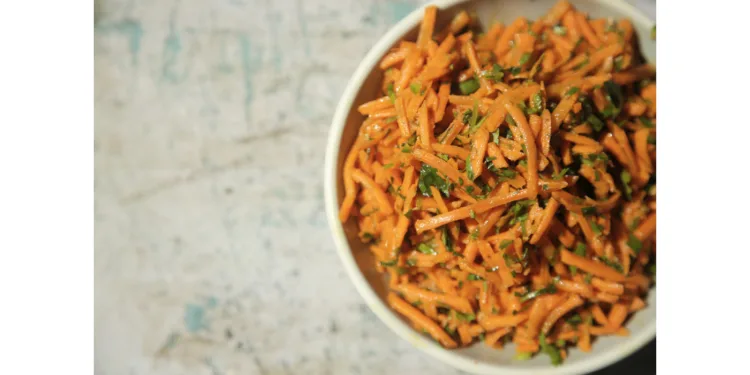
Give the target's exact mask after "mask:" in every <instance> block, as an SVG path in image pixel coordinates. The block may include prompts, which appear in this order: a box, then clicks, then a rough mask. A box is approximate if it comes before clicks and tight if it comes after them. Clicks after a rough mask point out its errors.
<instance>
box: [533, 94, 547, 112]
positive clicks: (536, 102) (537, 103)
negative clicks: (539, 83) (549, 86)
mask: <svg viewBox="0 0 750 375" xmlns="http://www.w3.org/2000/svg"><path fill="white" fill-rule="evenodd" d="M543 109H544V105H543V103H542V92H541V91H540V92H537V93H536V94H534V96H532V97H531V108H530V112H531V113H542V110H543Z"/></svg>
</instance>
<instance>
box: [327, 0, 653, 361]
mask: <svg viewBox="0 0 750 375" xmlns="http://www.w3.org/2000/svg"><path fill="white" fill-rule="evenodd" d="M555 2H557V0H534V1H532V0H476V1H466V0H445V1H437V2H435V3H434V4H435V5H437V7H438V9H439V10H438V18H437V26H436V29H437V30H439V29H441V28H442V26H443V25H445V24H447V23H448V22H449V21H450V19H451V17H452V16H453V15H454V14H456V13H457V12H458V11H459V10H461V9H468V10H471V9H473V10H476V12H477V14H478V17H479V20H480V22H481V23H482V24H483V25H485V26H486V25H489V24H490V22H491V21H493V20H498V21H502V22H504V23H505V24H506V25H507V24H509V23H510V22H512V21H513V20H514V19H515V18H516V17H518V16H525V17H527V18H529V19H534V18H536V17H539V16H541V15H543V14H545V13H546V12H547V10H548V9H549V8H550V7H551V6H552V5H553V4H554V3H555ZM570 2H571V3H572V4H573V5H574V6H575V7H576V8H577V9H579V10H581V11H585V12H588V13H589V14H590V15H591V16H592V17H597V18H598V17H614V18H629V19H630V20H631V22H632V23H633V26H634V28H635V30H636V32H637V34H638V36H639V38H638V40H639V43H640V46H641V52H642V53H643V55H644V56H645V57H646V59H647V60H649V61H650V62H652V63H655V62H656V42H655V41H652V40H651V39H650V38H649V35H650V31H651V27H652V26H653V25H654V22H653V21H651V20H650V19H648V17H646V16H645V15H643V14H642V13H640V12H639V11H638V10H637V9H635V8H633V7H632V6H631V5H629V4H628V3H626V2H624V1H622V0H589V1H585V0H584V1H576V0H570ZM423 11H424V8H420V9H417V10H415V11H414V12H412V13H411V14H409V15H408V16H407V17H406V18H404V19H403V20H401V21H400V22H399V23H398V24H396V25H395V26H393V27H392V28H391V29H390V30H389V31H388V32H387V33H386V34H385V35H384V36H383V37H382V38H380V40H379V41H378V42H377V43H376V44H375V45H374V46H373V47H372V49H371V50H370V52H369V53H368V54H367V56H365V58H364V59H363V60H362V62H361V63H360V64H359V67H357V70H356V71H355V72H354V75H353V76H352V78H351V80H350V81H349V83H348V84H347V86H346V89H345V90H344V94H343V95H342V97H341V100H340V101H339V104H338V107H337V108H336V113H335V114H334V116H333V123H332V124H331V130H330V133H329V136H328V145H327V148H326V160H325V176H324V180H325V201H326V202H325V203H326V214H327V217H328V224H329V226H330V229H331V233H332V234H333V240H334V243H335V244H336V250H337V251H338V253H339V256H340V258H341V261H342V262H343V263H344V268H346V272H347V273H348V274H349V277H350V278H351V280H352V282H354V286H355V287H356V288H357V290H358V291H359V293H360V294H361V295H362V297H363V298H364V299H365V301H366V302H367V305H368V306H369V307H370V309H371V310H372V311H373V312H374V313H375V315H377V316H378V317H379V318H380V320H382V321H383V323H385V324H386V325H387V326H388V327H389V328H390V329H391V330H393V331H394V332H395V333H396V334H398V335H399V336H400V337H401V338H403V339H405V340H407V341H409V342H410V343H412V344H413V345H414V346H415V347H417V348H418V349H420V350H422V351H424V352H426V353H427V354H429V355H431V356H433V357H435V358H437V359H439V360H441V361H443V362H445V363H447V364H450V365H451V366H454V367H455V368H458V369H461V370H463V371H467V372H470V373H475V374H500V373H501V374H508V375H511V374H535V375H542V374H581V373H586V372H590V371H595V370H597V369H600V368H603V367H605V366H607V365H610V364H612V363H614V362H616V361H618V360H620V359H622V358H625V357H627V356H628V355H630V354H631V353H633V352H635V351H636V350H638V349H639V348H641V347H642V346H643V345H645V344H646V343H648V342H649V341H651V340H652V339H653V338H654V337H655V336H656V289H655V288H654V289H652V290H651V292H650V293H649V295H648V300H647V302H648V307H646V308H645V309H643V310H641V311H639V312H637V313H636V314H635V315H634V316H633V317H632V318H630V319H629V321H628V322H627V324H626V327H627V328H628V329H629V330H630V336H627V337H618V336H608V337H600V338H598V339H597V340H596V342H595V343H593V345H592V347H593V349H592V351H591V352H590V353H583V352H580V351H578V350H575V349H574V350H571V351H570V352H569V356H568V358H567V359H566V360H565V361H564V363H563V365H561V366H558V367H553V366H552V365H551V364H550V360H549V357H547V356H544V355H537V356H535V357H534V359H532V360H528V361H517V360H513V359H512V358H513V356H514V354H515V349H514V348H513V347H512V346H507V347H506V348H505V349H504V350H494V349H490V348H488V347H486V346H485V345H482V344H475V345H472V346H470V347H468V348H462V349H453V350H448V349H445V348H443V347H441V346H440V345H439V344H437V343H436V342H434V341H433V340H432V339H431V338H430V337H428V336H425V335H423V334H421V333H418V332H416V331H415V330H414V329H412V328H411V327H410V326H409V325H408V323H407V322H406V321H405V320H404V319H403V318H402V317H401V316H400V315H398V314H396V313H395V312H394V311H393V310H391V309H390V307H389V306H388V305H387V303H386V302H385V297H386V293H387V286H386V282H385V279H384V276H383V275H382V274H379V273H377V272H376V271H375V269H374V259H373V256H372V254H371V253H370V251H369V250H368V249H367V247H366V246H365V245H364V244H362V243H361V242H360V240H359V239H358V238H357V228H356V224H355V223H353V221H352V220H350V221H349V222H348V223H347V224H346V225H342V224H341V223H340V221H339V219H338V210H339V205H340V203H341V200H342V198H343V195H344V193H343V191H344V190H343V183H342V181H341V169H342V166H343V163H344V158H345V157H346V153H347V152H348V150H349V148H350V147H351V145H352V144H353V143H354V140H355V138H356V136H357V132H358V130H359V127H360V124H361V123H362V120H363V116H362V115H360V114H359V113H358V112H357V110H356V108H357V106H358V105H359V104H361V103H364V102H366V101H369V100H372V99H375V98H376V97H379V96H381V95H382V94H380V93H379V89H380V82H381V80H382V72H381V71H380V69H379V68H378V63H379V61H380V59H381V58H382V57H383V56H384V55H385V54H386V52H387V51H388V50H389V49H390V48H391V47H393V46H395V45H396V44H397V43H398V42H399V41H401V40H403V39H404V38H408V39H409V40H415V39H416V34H417V31H418V27H419V23H420V22H421V20H422V15H423Z"/></svg>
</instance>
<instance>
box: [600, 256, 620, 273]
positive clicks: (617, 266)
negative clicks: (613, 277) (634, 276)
mask: <svg viewBox="0 0 750 375" xmlns="http://www.w3.org/2000/svg"><path fill="white" fill-rule="evenodd" d="M598 259H599V260H600V261H601V262H602V263H604V264H605V265H607V267H609V268H612V269H614V270H615V271H617V272H619V273H624V270H623V268H622V265H621V264H620V263H618V262H616V261H615V260H612V259H609V258H607V257H605V256H600V257H598Z"/></svg>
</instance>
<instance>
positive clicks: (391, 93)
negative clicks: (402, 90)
mask: <svg viewBox="0 0 750 375" xmlns="http://www.w3.org/2000/svg"><path fill="white" fill-rule="evenodd" d="M385 90H386V92H387V93H388V98H390V99H391V103H396V92H395V91H393V82H391V83H389V84H388V86H387V87H386V89H385Z"/></svg>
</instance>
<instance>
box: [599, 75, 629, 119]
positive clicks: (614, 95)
mask: <svg viewBox="0 0 750 375" xmlns="http://www.w3.org/2000/svg"><path fill="white" fill-rule="evenodd" d="M604 92H605V96H606V97H607V100H608V101H609V103H610V104H611V106H607V108H611V109H610V111H609V113H608V114H609V116H605V117H609V118H615V117H617V115H618V114H620V110H621V109H622V105H623V104H624V103H625V97H624V95H623V93H622V87H620V85H618V84H616V83H614V82H613V81H607V82H604ZM607 108H605V110H606V109H607ZM603 114H604V113H603Z"/></svg>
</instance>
